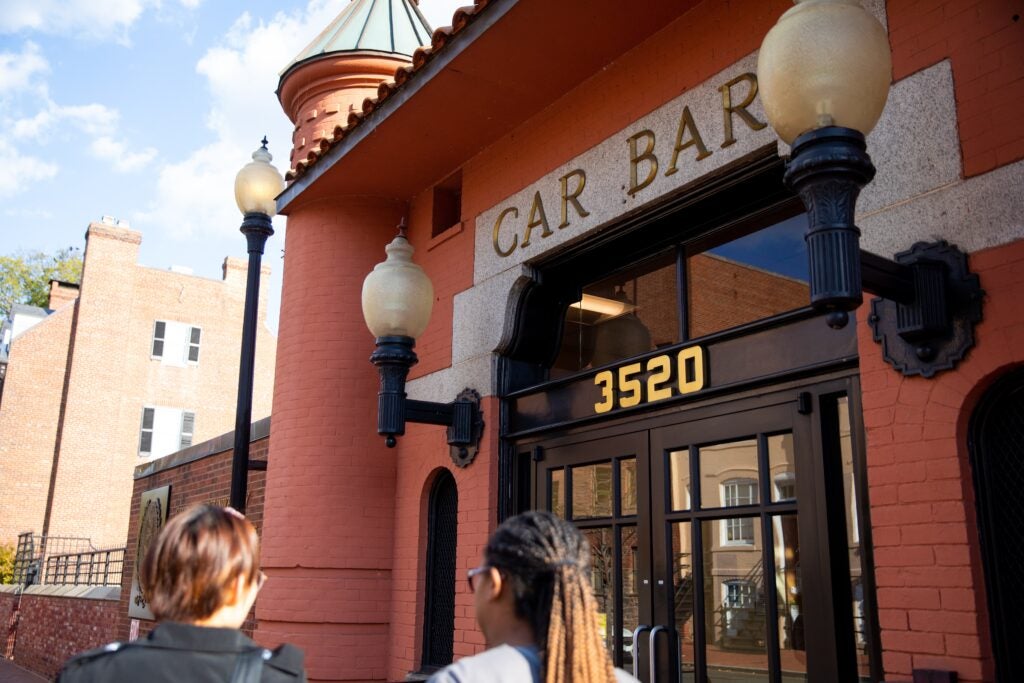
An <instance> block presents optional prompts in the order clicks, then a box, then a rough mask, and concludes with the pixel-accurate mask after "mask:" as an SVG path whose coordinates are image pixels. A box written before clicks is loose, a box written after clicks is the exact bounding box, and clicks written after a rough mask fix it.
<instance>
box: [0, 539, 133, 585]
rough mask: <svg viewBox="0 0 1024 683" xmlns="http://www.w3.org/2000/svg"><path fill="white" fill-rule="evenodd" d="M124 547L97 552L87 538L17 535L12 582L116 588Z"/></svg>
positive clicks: (122, 565) (119, 578)
mask: <svg viewBox="0 0 1024 683" xmlns="http://www.w3.org/2000/svg"><path fill="white" fill-rule="evenodd" d="M124 551H125V549H124V548H110V549H106V550H98V549H96V548H94V547H93V545H92V543H91V542H90V540H89V539H87V538H78V537H73V536H44V535H40V534H33V533H31V532H26V533H23V534H19V535H18V548H17V551H16V552H15V556H14V583H15V584H18V585H22V586H29V585H32V584H41V583H45V584H55V585H65V586H67V585H77V586H112V585H120V583H121V572H122V569H123V567H124Z"/></svg>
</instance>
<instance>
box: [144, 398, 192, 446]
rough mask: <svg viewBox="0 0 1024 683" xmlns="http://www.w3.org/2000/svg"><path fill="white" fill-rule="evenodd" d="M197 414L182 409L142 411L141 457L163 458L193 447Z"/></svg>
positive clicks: (149, 408) (145, 409) (160, 408)
mask: <svg viewBox="0 0 1024 683" xmlns="http://www.w3.org/2000/svg"><path fill="white" fill-rule="evenodd" d="M195 429H196V414H195V413H194V412H193V411H190V410H182V409H180V408H165V407H161V406H147V407H145V408H143V409H142V428H141V429H140V431H139V456H141V457H143V458H149V457H156V458H158V457H161V456H164V455H168V454H170V453H174V452H176V451H179V450H181V449H183V448H188V447H189V446H191V445H192V437H193V435H194V434H195Z"/></svg>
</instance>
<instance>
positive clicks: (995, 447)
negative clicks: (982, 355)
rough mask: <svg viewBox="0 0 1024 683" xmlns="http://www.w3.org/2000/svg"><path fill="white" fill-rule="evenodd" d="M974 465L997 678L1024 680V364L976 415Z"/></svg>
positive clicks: (994, 389)
mask: <svg viewBox="0 0 1024 683" xmlns="http://www.w3.org/2000/svg"><path fill="white" fill-rule="evenodd" d="M970 453H971V467H972V469H973V471H974V488H975V499H976V503H977V506H978V532H979V535H980V537H981V551H982V563H983V565H984V569H985V586H986V592H987V593H988V606H989V620H990V622H991V625H992V654H993V655H994V656H995V660H996V680H997V681H1000V682H1002V681H1020V680H1024V659H1022V658H1021V657H1020V655H1019V653H1018V651H1017V650H1018V648H1019V647H1020V640H1021V636H1022V635H1024V633H1022V630H1024V629H1022V627H1021V621H1020V615H1021V614H1024V592H1021V590H1020V567H1021V562H1022V560H1024V552H1022V550H1021V549H1022V548H1024V513H1022V510H1024V368H1020V369H1017V370H1014V371H1013V372H1010V373H1008V374H1007V375H1005V376H1004V377H1002V378H1001V379H1000V380H999V381H997V382H996V383H995V384H994V385H993V386H992V388H990V389H989V390H988V391H987V392H986V393H985V395H984V396H983V397H982V399H981V402H980V403H979V405H978V408H977V409H976V410H975V411H974V415H973V416H972V417H971V429H970Z"/></svg>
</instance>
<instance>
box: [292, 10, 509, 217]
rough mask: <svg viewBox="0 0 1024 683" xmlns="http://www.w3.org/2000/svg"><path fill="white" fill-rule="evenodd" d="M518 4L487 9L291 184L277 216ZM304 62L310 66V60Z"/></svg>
mask: <svg viewBox="0 0 1024 683" xmlns="http://www.w3.org/2000/svg"><path fill="white" fill-rule="evenodd" d="M517 2H518V0H504V1H503V2H499V3H494V5H492V6H490V7H488V11H486V12H483V13H482V14H481V16H480V17H479V18H478V19H477V20H476V21H474V22H473V23H471V24H469V25H468V26H466V27H465V28H464V29H463V30H461V31H459V33H458V34H457V35H456V36H455V38H454V39H453V40H452V42H451V43H449V44H448V45H446V46H445V49H444V50H443V51H441V52H440V54H438V55H436V56H435V57H434V58H433V59H431V60H430V61H429V62H428V63H427V64H425V65H424V66H423V68H422V69H420V70H419V71H418V72H417V73H416V77H415V78H413V79H410V81H409V82H408V83H406V84H405V85H404V86H403V87H401V88H399V89H398V90H397V91H396V92H395V93H394V94H393V95H392V96H391V97H388V98H387V99H385V100H384V101H383V102H382V103H381V105H380V106H379V107H378V108H376V109H374V110H373V112H372V113H371V114H370V115H369V116H368V117H367V119H368V120H367V121H364V122H363V123H362V124H361V125H359V126H357V127H356V128H355V129H354V130H353V131H352V133H351V134H349V135H346V136H345V137H344V138H343V139H342V140H341V141H339V142H338V143H337V144H336V145H334V146H332V147H331V148H330V150H328V152H327V153H326V154H325V155H324V156H323V158H321V159H320V160H319V161H318V162H317V163H316V164H315V165H313V166H312V167H311V168H309V169H308V170H307V171H306V172H305V173H304V174H303V175H302V176H301V177H299V178H297V179H295V180H294V181H292V184H291V185H289V186H288V187H287V188H285V190H284V192H282V193H281V194H280V195H278V196H277V210H278V213H284V212H285V211H286V209H287V208H288V206H289V205H290V204H291V203H292V202H293V201H295V200H296V199H297V198H298V197H299V196H300V195H301V194H302V193H303V192H305V191H306V190H307V189H308V188H309V187H311V186H312V185H313V184H314V183H315V182H316V181H317V179H319V178H320V177H321V176H323V175H324V174H325V173H327V172H328V171H330V169H331V168H332V167H333V166H334V165H335V164H337V163H338V162H339V161H340V160H341V159H343V158H344V157H345V156H346V155H347V154H348V153H349V152H351V151H352V150H353V149H355V148H356V147H357V146H358V145H359V144H360V143H361V142H362V141H363V140H364V139H365V138H366V137H367V136H368V135H370V134H371V133H372V132H373V130H374V129H375V128H376V126H377V125H379V124H380V123H381V122H382V121H384V120H386V119H387V118H388V117H389V116H391V115H392V114H394V112H396V111H397V110H398V109H399V108H401V107H402V106H403V105H404V104H405V103H406V102H407V101H409V100H410V99H411V98H412V97H414V96H415V95H416V94H417V93H419V92H420V91H421V90H423V89H424V88H425V87H427V86H428V85H429V84H430V82H431V81H432V80H433V79H434V78H435V77H436V76H437V74H439V73H440V72H442V71H443V70H444V69H446V68H447V67H448V66H449V65H450V64H451V63H452V62H453V61H454V60H455V59H457V58H458V57H459V56H460V55H461V54H462V53H463V52H464V51H465V50H466V49H467V48H468V47H470V46H471V45H472V44H473V43H474V42H475V41H476V40H478V39H479V38H480V37H481V36H482V35H483V34H484V33H485V32H486V31H487V30H488V29H490V28H491V27H492V26H494V24H496V23H497V22H498V21H500V20H501V18H502V17H504V16H505V15H506V14H507V13H508V12H509V10H511V9H512V8H513V7H515V5H516V4H517ZM330 54H338V53H330ZM327 56H330V55H323V56H322V57H327ZM322 57H318V58H322ZM310 59H313V58H310ZM304 61H307V62H308V61H309V60H304ZM298 64H299V63H296V64H294V65H292V66H291V67H289V68H288V70H286V71H285V73H284V74H282V76H281V81H283V80H284V77H285V76H286V75H287V74H288V73H289V72H290V71H291V70H292V69H293V68H294V67H295V66H298ZM281 81H279V85H278V90H280V82H281Z"/></svg>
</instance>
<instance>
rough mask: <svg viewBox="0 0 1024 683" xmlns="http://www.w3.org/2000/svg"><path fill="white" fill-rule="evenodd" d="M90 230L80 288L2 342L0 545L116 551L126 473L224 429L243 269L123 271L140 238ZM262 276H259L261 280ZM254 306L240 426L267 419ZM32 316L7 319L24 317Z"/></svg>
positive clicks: (267, 369) (241, 263) (265, 367)
mask: <svg viewBox="0 0 1024 683" xmlns="http://www.w3.org/2000/svg"><path fill="white" fill-rule="evenodd" d="M110 223H111V222H110V221H109V220H106V221H104V222H98V223H91V224H90V225H89V227H88V230H87V232H86V251H85V259H84V267H83V273H82V282H81V286H80V289H79V290H78V291H76V290H75V289H74V287H69V286H66V285H62V284H61V283H56V282H55V283H53V284H52V285H51V294H50V304H49V309H51V310H50V312H49V314H48V315H46V316H45V318H44V319H42V320H40V321H38V322H37V323H36V324H34V325H33V326H31V328H29V329H26V330H23V331H22V330H19V329H18V325H16V324H15V325H10V327H11V329H12V330H13V331H14V332H15V334H14V335H13V338H12V339H10V340H9V341H10V347H9V352H8V368H7V373H6V378H5V383H4V390H3V394H2V398H0V542H11V541H13V540H14V539H15V537H16V536H17V534H19V533H21V532H25V531H32V532H34V533H45V534H49V535H51V536H75V537H85V538H89V539H90V540H91V542H92V544H93V545H94V546H95V547H110V546H114V545H121V544H123V543H124V539H125V537H126V535H127V523H128V510H129V498H130V496H131V491H132V471H133V468H134V467H135V466H136V465H138V464H139V463H140V461H141V460H142V459H149V458H153V457H158V456H161V455H166V454H167V453H171V452H174V451H177V450H179V449H180V448H182V447H185V446H188V445H189V444H191V443H193V442H196V443H198V442H199V441H203V440H205V439H209V438H212V437H214V436H217V435H219V434H221V433H223V432H225V431H230V430H231V428H232V426H233V424H234V414H235V395H236V387H237V382H238V361H239V355H238V354H239V343H240V342H239V339H240V336H241V329H242V310H243V305H244V302H245V279H246V268H247V262H246V261H245V260H242V259H234V258H227V259H225V261H224V277H223V280H221V281H216V280H211V279H207V278H203V277H197V276H194V275H191V274H186V273H183V272H176V271H174V270H158V269H155V268H148V267H144V266H140V265H138V264H137V263H136V260H137V257H138V251H139V244H140V243H141V241H142V235H141V234H140V233H139V232H137V231H135V230H130V229H127V228H125V227H121V225H116V224H110ZM268 273H269V268H266V267H264V270H263V275H264V276H266V275H267V274H268ZM262 291H263V295H262V296H261V300H260V313H259V316H260V320H261V322H263V323H264V324H261V325H260V327H259V331H258V338H257V344H256V350H257V359H256V377H255V392H254V397H253V414H254V415H255V416H257V417H263V416H266V415H269V414H270V404H271V389H272V387H273V381H274V356H275V354H276V351H277V340H276V338H275V337H274V335H273V334H272V333H271V332H270V331H269V330H268V329H267V327H266V325H265V319H266V296H265V294H266V288H265V287H264V288H263V290H262ZM33 312H38V313H45V311H41V310H40V309H36V311H30V310H24V311H21V312H20V313H15V317H18V316H20V315H24V316H31V315H32V313H33Z"/></svg>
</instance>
